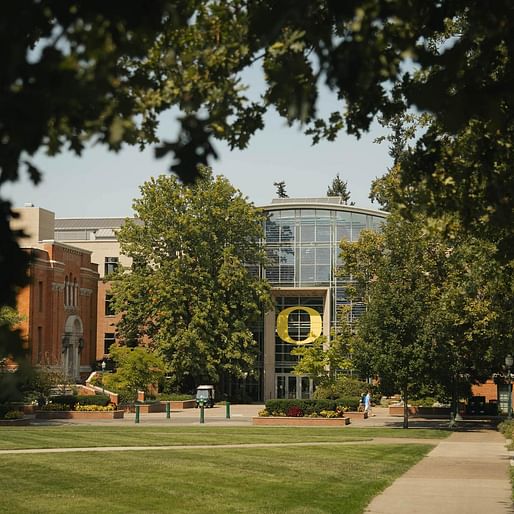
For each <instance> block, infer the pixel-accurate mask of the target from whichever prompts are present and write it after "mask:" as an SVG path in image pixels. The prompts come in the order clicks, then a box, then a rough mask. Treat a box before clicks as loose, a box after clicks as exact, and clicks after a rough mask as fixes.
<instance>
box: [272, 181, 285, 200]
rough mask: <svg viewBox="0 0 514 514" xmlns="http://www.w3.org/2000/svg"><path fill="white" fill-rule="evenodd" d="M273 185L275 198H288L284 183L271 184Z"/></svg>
mask: <svg viewBox="0 0 514 514" xmlns="http://www.w3.org/2000/svg"><path fill="white" fill-rule="evenodd" d="M273 185H274V186H275V187H276V188H277V196H278V197H279V198H289V195H288V194H287V192H286V183H285V182H284V181H283V180H281V181H280V182H273Z"/></svg>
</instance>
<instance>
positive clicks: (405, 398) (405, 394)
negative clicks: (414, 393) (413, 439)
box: [402, 386, 409, 428]
mask: <svg viewBox="0 0 514 514" xmlns="http://www.w3.org/2000/svg"><path fill="white" fill-rule="evenodd" d="M402 396H403V428H409V402H408V400H409V394H408V386H404V387H403V391H402Z"/></svg>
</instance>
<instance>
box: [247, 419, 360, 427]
mask: <svg viewBox="0 0 514 514" xmlns="http://www.w3.org/2000/svg"><path fill="white" fill-rule="evenodd" d="M349 424H350V418H288V417H285V416H284V417H281V416H277V417H273V416H262V417H261V416H257V417H254V418H252V425H259V426H295V427H340V426H341V427H344V426H345V425H349Z"/></svg>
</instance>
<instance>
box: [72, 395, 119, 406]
mask: <svg viewBox="0 0 514 514" xmlns="http://www.w3.org/2000/svg"><path fill="white" fill-rule="evenodd" d="M77 403H80V405H104V406H105V405H109V403H111V397H110V396H109V395H108V394H95V395H92V396H77Z"/></svg>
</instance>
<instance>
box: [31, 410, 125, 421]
mask: <svg viewBox="0 0 514 514" xmlns="http://www.w3.org/2000/svg"><path fill="white" fill-rule="evenodd" d="M123 415H124V412H123V411H122V410H111V411H75V410H64V411H58V410H38V411H36V419H122V418H123Z"/></svg>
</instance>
